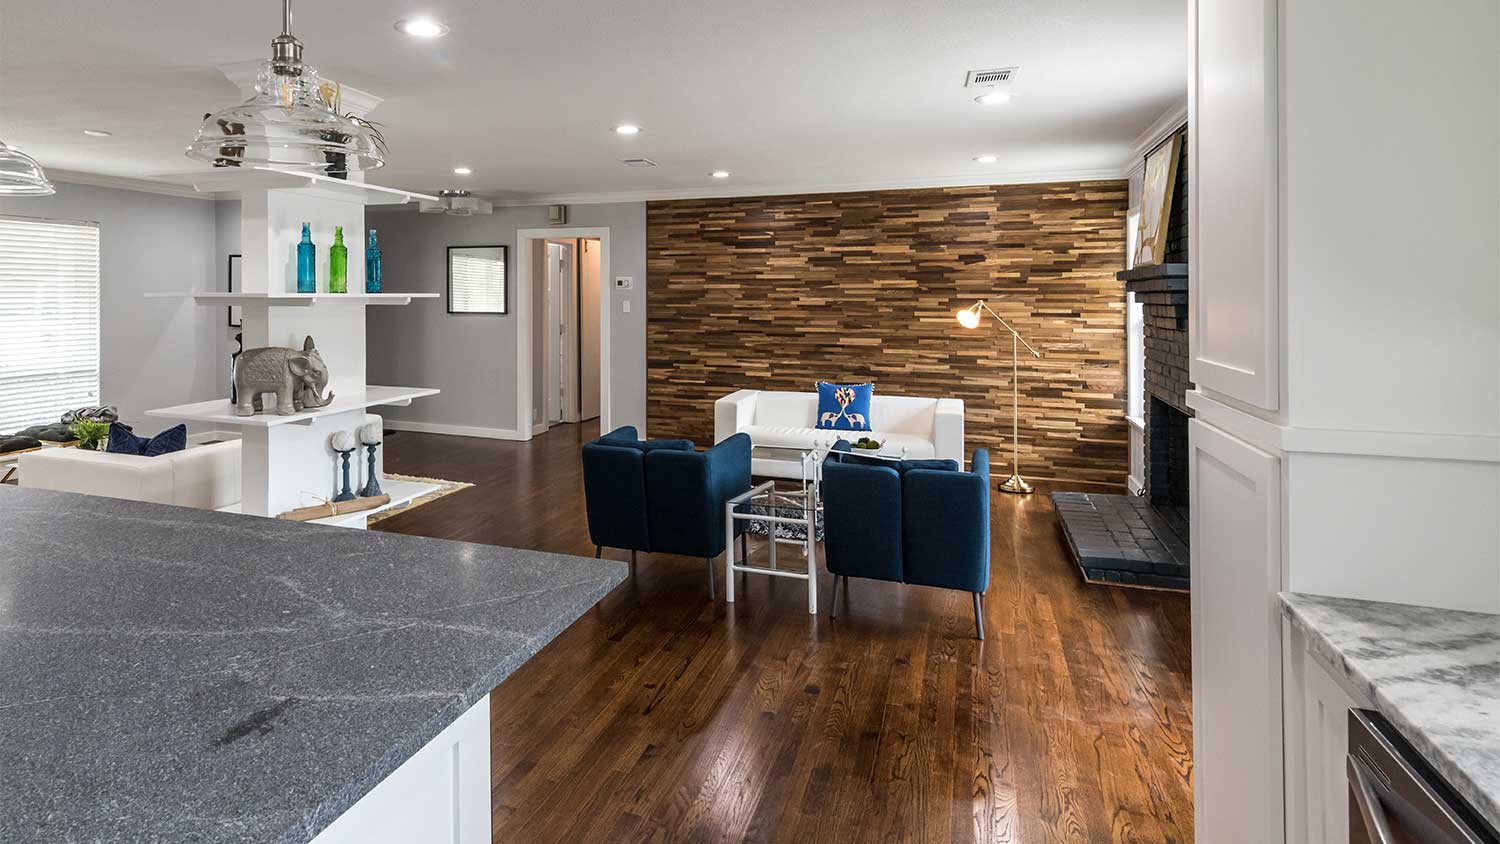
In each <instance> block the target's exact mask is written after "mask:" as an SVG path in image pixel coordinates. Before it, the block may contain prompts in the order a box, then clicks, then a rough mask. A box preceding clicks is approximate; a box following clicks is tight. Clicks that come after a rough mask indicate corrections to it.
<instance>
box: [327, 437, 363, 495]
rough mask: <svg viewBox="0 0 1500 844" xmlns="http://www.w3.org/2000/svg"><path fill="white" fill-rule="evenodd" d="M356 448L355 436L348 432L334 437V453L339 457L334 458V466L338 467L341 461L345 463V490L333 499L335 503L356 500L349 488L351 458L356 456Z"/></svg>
mask: <svg viewBox="0 0 1500 844" xmlns="http://www.w3.org/2000/svg"><path fill="white" fill-rule="evenodd" d="M355 448H357V446H356V445H355V444H354V435H352V434H350V433H349V432H348V431H339V432H338V433H336V434H334V435H333V451H334V453H335V454H337V455H338V457H336V458H334V466H335V467H337V466H338V461H339V459H342V460H343V461H344V489H343V491H342V492H340V493H339V494H338V495H335V496H334V497H333V500H334V501H353V500H354V491H353V490H351V489H350V488H349V457H350V455H352V454H354V450H355Z"/></svg>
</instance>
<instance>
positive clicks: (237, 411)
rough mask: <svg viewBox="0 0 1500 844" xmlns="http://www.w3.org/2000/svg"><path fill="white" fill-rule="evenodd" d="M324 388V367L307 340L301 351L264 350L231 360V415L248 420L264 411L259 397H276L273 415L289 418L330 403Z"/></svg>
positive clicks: (331, 399)
mask: <svg viewBox="0 0 1500 844" xmlns="http://www.w3.org/2000/svg"><path fill="white" fill-rule="evenodd" d="M327 386H328V366H327V365H326V364H324V363H323V356H322V355H320V354H318V350H317V348H316V347H315V346H314V345H313V338H312V337H308V338H307V340H306V341H304V342H303V343H302V349H301V350H300V351H299V350H297V349H288V348H283V347H281V346H267V347H265V348H260V349H246V350H245V351H244V352H242V353H241V354H240V356H239V357H237V358H236V359H235V363H234V391H235V396H236V398H237V399H238V401H237V403H236V404H235V406H234V415H236V416H252V415H254V414H256V413H260V412H262V411H263V410H264V407H263V405H262V403H261V400H260V397H261V394H262V393H275V394H276V412H277V414H279V415H281V416H290V415H291V414H293V413H296V412H297V411H299V410H303V409H305V408H312V407H323V406H325V405H327V404H328V403H329V402H331V401H333V392H332V391H329V393H328V397H327V398H324V397H323V390H324V388H326V387H327Z"/></svg>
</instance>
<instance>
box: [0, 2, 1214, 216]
mask: <svg viewBox="0 0 1500 844" xmlns="http://www.w3.org/2000/svg"><path fill="white" fill-rule="evenodd" d="M1186 5H1187V4H1186V3H1184V2H1182V0H1130V2H1118V0H1115V1H1113V2H1111V0H733V2H730V0H631V1H629V2H622V0H572V1H571V2H562V0H550V1H549V0H510V2H494V0H296V2H295V3H294V15H295V26H294V30H295V32H296V34H297V36H298V37H299V38H300V39H301V40H302V42H303V44H304V45H305V48H306V52H305V56H304V58H305V59H306V60H307V61H308V62H309V63H310V64H312V65H314V66H316V67H317V68H318V69H319V70H320V71H321V72H322V73H323V75H324V76H326V77H330V78H334V79H337V80H339V81H341V82H343V83H345V84H348V85H352V86H355V87H357V88H361V89H364V90H366V91H369V92H371V93H373V94H376V95H378V96H381V97H384V98H385V102H384V103H383V104H382V105H381V106H380V107H379V108H378V109H376V110H375V111H374V112H373V113H372V114H371V115H370V116H371V119H373V120H376V121H378V122H380V123H382V124H383V125H384V127H385V134H386V137H387V139H388V140H389V142H390V147H391V155H390V161H389V164H387V166H386V167H385V168H383V169H382V170H380V171H377V172H376V173H374V174H373V175H372V176H371V178H370V181H373V182H378V183H381V184H386V185H391V186H395V187H402V188H407V189H413V190H437V189H440V188H445V187H465V188H469V189H471V190H473V191H475V192H476V193H482V194H484V195H487V196H491V197H493V198H496V199H500V200H505V199H513V200H514V199H523V198H530V197H542V196H545V197H568V198H572V199H575V200H577V199H580V198H581V197H582V196H583V195H588V196H597V195H599V194H608V195H618V196H619V197H621V198H626V197H630V198H640V197H643V196H690V195H691V196H696V195H711V194H730V193H738V194H750V193H775V192H790V191H803V190H814V189H827V190H837V189H839V188H849V189H853V188H860V187H875V186H884V185H889V186H899V185H916V184H957V183H970V184H976V183H984V182H1005V181H1023V180H1027V179H1028V178H1035V177H1041V176H1047V177H1057V176H1062V177H1065V176H1067V175H1074V174H1077V175H1103V174H1106V173H1115V172H1119V170H1120V168H1121V167H1122V166H1123V165H1124V164H1125V163H1126V161H1127V159H1128V158H1129V157H1130V147H1131V144H1132V142H1133V141H1135V140H1136V139H1137V137H1138V136H1139V135H1140V133H1141V132H1142V131H1143V130H1145V129H1146V128H1147V127H1148V126H1149V125H1150V124H1152V122H1153V121H1154V120H1156V119H1157V118H1158V117H1159V116H1160V115H1161V114H1162V113H1163V112H1165V111H1167V110H1169V109H1171V108H1172V107H1174V106H1175V105H1176V104H1178V103H1180V102H1182V101H1183V100H1184V98H1185V91H1186V74H1187V47H1186V44H1187V38H1186V25H1187V22H1186ZM416 13H427V14H430V15H432V16H434V17H436V18H438V19H440V20H442V21H444V22H446V23H447V24H448V25H450V26H451V27H452V32H450V33H449V34H448V35H447V36H446V37H445V38H442V39H439V40H437V41H419V40H416V39H412V38H410V37H408V36H406V35H403V34H401V33H398V32H396V31H395V30H394V28H393V25H394V23H395V21H396V20H397V19H398V18H403V17H410V16H412V15H414V14H416ZM279 28H280V5H279V3H278V2H277V0H239V2H233V3H231V2H228V0H131V2H121V0H67V1H66V2H59V0H0V139H4V140H5V141H7V142H9V143H11V144H14V145H16V146H19V147H21V148H22V149H24V150H25V151H27V152H29V153H31V154H32V155H34V156H36V157H37V158H38V159H39V160H40V161H41V162H42V163H43V165H45V166H47V167H52V168H57V169H63V170H72V171H79V172H86V173H93V174H100V175H107V176H117V177H132V178H140V177H146V176H150V175H153V174H161V173H169V172H178V171H183V170H186V169H189V168H191V167H192V166H194V165H193V164H192V163H191V162H189V161H188V160H187V159H185V158H184V157H183V155H182V149H183V147H184V146H185V145H186V144H187V142H188V140H189V139H191V137H192V135H193V133H194V131H195V130H196V129H197V126H198V122H199V120H200V118H201V117H202V115H203V114H204V113H205V112H208V111H214V110H217V109H220V108H223V107H224V106H227V105H230V104H232V103H235V102H237V101H238V100H239V99H240V96H239V93H238V91H237V90H236V89H235V87H234V86H233V85H231V84H230V83H229V82H228V81H227V80H226V79H225V78H224V77H223V75H222V74H221V73H220V72H219V71H218V70H217V69H216V68H217V66H218V65H221V64H227V63H231V62H238V61H244V60H247V59H260V58H265V57H267V56H268V54H269V49H270V48H269V42H270V39H271V37H272V36H273V35H275V34H276V33H277V32H278V31H279ZM1006 65H1019V66H1020V67H1021V70H1020V73H1019V74H1018V76H1017V79H1016V81H1015V83H1014V85H1013V86H1012V87H1011V90H1013V91H1014V92H1015V99H1014V100H1013V101H1012V102H1010V103H1009V104H1007V105H1003V106H981V105H979V104H977V103H975V102H974V101H973V96H974V94H975V92H974V91H972V90H966V89H964V88H963V81H964V73H965V71H967V70H969V69H973V68H987V67H996V66H1006ZM621 122H634V123H639V124H640V125H641V126H643V127H645V131H644V132H642V133H641V134H640V135H638V136H636V137H633V138H624V137H619V136H616V135H614V134H612V133H611V132H610V131H609V128H610V127H611V126H612V125H614V124H617V123H621ZM84 128H100V129H107V130H110V131H112V132H113V133H114V137H112V138H106V139H98V138H90V137H86V136H84V135H83V134H82V131H81V130H83V129H84ZM983 153H993V154H995V155H997V156H998V157H999V160H998V161H997V162H996V163H995V164H990V165H981V164H976V163H974V162H973V160H972V159H973V158H974V156H976V155H980V154H983ZM636 156H644V157H648V158H651V159H653V160H655V161H656V162H658V164H659V165H660V166H658V167H656V168H650V169H636V168H628V167H625V166H624V165H622V164H620V163H619V162H618V159H621V158H627V157H636ZM459 165H467V166H470V167H472V168H474V175H472V176H469V177H466V178H465V177H458V176H454V175H452V173H451V170H452V168H453V167H455V166H459ZM720 168H722V169H726V170H730V171H732V172H733V174H734V175H733V177H732V178H731V179H729V180H724V181H718V180H714V179H710V178H709V177H708V175H707V174H708V172H709V171H711V170H715V169H720Z"/></svg>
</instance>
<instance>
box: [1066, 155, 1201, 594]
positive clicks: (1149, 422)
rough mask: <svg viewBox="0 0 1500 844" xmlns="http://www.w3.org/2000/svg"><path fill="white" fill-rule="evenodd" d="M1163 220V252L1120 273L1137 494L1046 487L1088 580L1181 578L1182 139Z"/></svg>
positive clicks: (1184, 488)
mask: <svg viewBox="0 0 1500 844" xmlns="http://www.w3.org/2000/svg"><path fill="white" fill-rule="evenodd" d="M1182 148H1183V152H1182V160H1180V161H1179V163H1178V170H1177V174H1178V176H1177V185H1176V187H1175V189H1174V191H1173V201H1172V210H1171V216H1170V217H1169V218H1168V226H1167V249H1166V255H1165V257H1166V261H1165V262H1164V263H1162V264H1159V265H1157V266H1150V267H1137V268H1135V269H1131V270H1126V271H1124V272H1121V273H1119V278H1120V280H1121V281H1124V282H1125V289H1126V291H1127V292H1129V293H1133V294H1135V299H1136V301H1137V302H1138V303H1140V305H1141V309H1142V317H1143V320H1142V322H1143V335H1144V341H1145V354H1144V355H1143V367H1144V370H1145V371H1144V378H1143V380H1144V382H1145V389H1144V392H1145V395H1144V399H1145V401H1144V402H1143V405H1144V406H1143V408H1142V414H1143V416H1144V417H1145V419H1144V420H1143V421H1144V423H1145V435H1144V443H1143V445H1144V446H1145V448H1144V449H1143V451H1144V456H1145V465H1144V466H1143V478H1142V487H1143V489H1142V494H1141V496H1139V497H1137V496H1131V495H1100V494H1097V493H1074V492H1059V493H1053V495H1052V501H1053V505H1054V506H1055V508H1056V509H1057V514H1058V518H1059V521H1060V523H1061V525H1062V529H1063V534H1064V536H1065V537H1066V539H1067V542H1068V546H1069V548H1070V549H1071V550H1072V552H1073V557H1074V559H1075V560H1076V561H1077V562H1078V566H1079V569H1080V570H1081V571H1082V573H1083V576H1084V578H1085V579H1086V580H1088V581H1090V582H1095V583H1113V584H1121V585H1131V586H1149V587H1156V588H1170V589H1186V588H1187V586H1188V572H1189V567H1188V558H1189V549H1188V420H1189V419H1191V418H1192V415H1193V411H1192V410H1191V409H1190V408H1189V407H1188V406H1187V391H1188V390H1190V389H1192V384H1191V383H1190V382H1189V381H1188V355H1189V352H1188V265H1187V261H1188V230H1187V227H1188V218H1187V201H1188V191H1187V173H1188V167H1187V161H1186V158H1187V152H1186V150H1187V144H1186V143H1184V144H1183V145H1182Z"/></svg>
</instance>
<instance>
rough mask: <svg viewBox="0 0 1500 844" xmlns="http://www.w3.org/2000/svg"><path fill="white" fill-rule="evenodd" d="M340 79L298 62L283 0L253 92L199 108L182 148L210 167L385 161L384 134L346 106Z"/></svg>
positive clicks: (348, 169) (350, 167)
mask: <svg viewBox="0 0 1500 844" xmlns="http://www.w3.org/2000/svg"><path fill="white" fill-rule="evenodd" d="M342 105H343V104H342V98H341V96H340V92H339V85H338V83H337V82H325V81H323V80H322V79H321V78H320V77H319V76H318V71H317V70H316V69H315V68H313V67H312V66H311V65H306V64H303V63H302V42H301V41H298V40H297V37H296V36H295V35H292V0H282V5H281V34H280V35H278V36H276V37H275V38H272V39H271V60H270V61H268V62H265V63H264V64H262V65H261V66H260V72H259V74H257V76H256V78H255V94H254V96H252V97H250V99H248V100H246V101H245V102H244V103H242V104H240V105H237V106H230V107H229V108H226V109H224V110H223V111H220V112H217V113H214V114H208V115H204V118H203V125H202V126H201V127H199V129H198V134H197V136H195V137H194V138H193V142H192V143H191V144H189V145H188V148H187V155H188V157H189V158H195V159H198V160H199V161H206V162H208V163H210V164H212V165H214V166H215V167H241V166H246V165H260V166H269V167H276V168H282V169H291V170H304V171H308V172H313V173H326V174H334V175H342V174H345V173H355V172H359V171H361V170H373V169H375V168H376V167H380V166H382V165H384V164H385V156H386V148H385V138H384V137H382V136H381V134H380V132H379V130H377V129H376V128H375V127H374V126H371V125H370V124H369V123H368V122H367V121H365V120H363V119H361V118H358V117H355V116H354V115H352V114H343V113H342V112H341V111H340V109H341V108H342Z"/></svg>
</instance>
